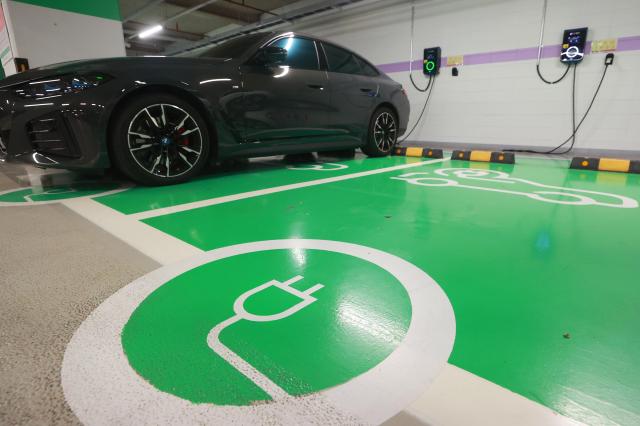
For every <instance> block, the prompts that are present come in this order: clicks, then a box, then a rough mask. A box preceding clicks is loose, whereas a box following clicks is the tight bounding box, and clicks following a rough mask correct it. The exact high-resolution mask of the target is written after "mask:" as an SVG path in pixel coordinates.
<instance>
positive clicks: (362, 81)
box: [322, 42, 380, 139]
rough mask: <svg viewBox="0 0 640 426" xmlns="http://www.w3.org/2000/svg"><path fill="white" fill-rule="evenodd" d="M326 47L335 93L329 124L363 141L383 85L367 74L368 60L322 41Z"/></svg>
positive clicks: (332, 87) (331, 85)
mask: <svg viewBox="0 0 640 426" xmlns="http://www.w3.org/2000/svg"><path fill="white" fill-rule="evenodd" d="M322 48H323V51H324V54H325V57H326V60H327V71H328V75H329V92H330V94H331V106H332V109H331V113H330V114H329V122H330V123H331V126H332V127H333V128H335V129H337V130H339V131H341V132H343V133H345V134H347V135H349V136H352V137H354V138H358V139H361V138H362V137H363V135H365V134H366V132H367V129H368V127H369V120H370V118H371V114H372V112H373V107H374V106H375V102H376V96H377V95H378V93H379V90H380V88H379V85H378V83H377V81H376V79H375V77H374V76H370V75H366V74H367V69H365V68H364V67H363V63H364V61H363V60H361V59H360V58H358V57H357V56H356V55H354V54H353V53H351V52H349V51H348V50H345V49H342V48H340V47H338V46H334V45H332V44H330V43H326V42H322ZM369 68H371V67H370V66H369ZM374 72H375V73H376V74H377V72H376V71H375V70H374Z"/></svg>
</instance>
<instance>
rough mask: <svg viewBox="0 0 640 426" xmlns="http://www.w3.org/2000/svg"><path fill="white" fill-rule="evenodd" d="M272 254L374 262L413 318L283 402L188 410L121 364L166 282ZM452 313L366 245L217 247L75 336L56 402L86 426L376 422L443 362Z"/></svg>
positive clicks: (135, 290) (120, 301)
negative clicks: (334, 382) (349, 374)
mask: <svg viewBox="0 0 640 426" xmlns="http://www.w3.org/2000/svg"><path fill="white" fill-rule="evenodd" d="M279 249H311V250H324V251H330V252H336V253H342V254H346V255H349V256H353V257H357V258H360V259H362V260H365V261H368V262H371V263H373V264H375V265H378V266H380V267H382V268H384V269H385V270H386V271H388V272H389V273H390V274H391V275H393V276H394V277H395V278H396V279H397V280H398V281H399V282H400V283H401V284H402V285H403V286H404V287H405V289H406V291H407V293H408V295H409V298H410V300H411V305H412V318H411V323H410V325H409V329H408V330H407V334H406V336H405V338H404V340H403V341H402V342H401V343H400V345H399V346H398V347H397V348H396V350H395V351H394V352H392V353H391V354H390V355H389V356H388V357H387V358H385V359H384V360H383V361H382V362H381V363H379V364H378V365H377V366H375V367H373V368H372V369H370V370H369V371H367V372H365V373H363V374H361V375H359V376H357V377H354V378H353V379H351V380H350V381H348V382H346V383H343V384H341V385H338V386H335V387H332V388H329V389H325V390H323V391H321V392H317V393H314V394H310V395H305V396H301V397H292V398H291V399H290V400H285V401H282V402H271V403H265V404H258V405H253V406H218V405H214V404H194V403H192V402H190V401H187V400H184V399H181V398H179V397H177V396H174V395H172V394H169V393H165V392H162V391H160V390H158V389H156V388H155V387H153V385H151V384H150V383H148V382H147V381H145V380H144V379H143V378H141V377H140V376H139V375H138V374H137V373H136V372H135V370H133V368H131V366H130V365H129V362H128V360H127V357H126V355H125V354H124V351H123V348H122V343H121V339H120V333H121V331H122V329H123V327H124V326H125V324H126V323H127V322H128V320H129V318H130V316H131V315H132V314H133V312H134V311H135V309H136V308H137V307H138V306H139V305H140V303H142V302H143V301H144V300H145V299H146V298H147V297H148V296H149V295H150V294H151V293H152V292H153V291H155V290H156V289H157V288H159V287H161V286H162V285H164V284H165V283H167V282H168V281H169V280H171V279H173V278H175V277H177V276H178V275H181V274H182V273H184V272H187V271H189V270H191V269H193V268H196V267H198V266H201V265H203V264H206V263H211V262H214V261H217V260H221V259H225V258H227V257H231V256H236V255H241V254H246V253H254V252H261V251H271V250H279ZM454 339H455V317H454V313H453V309H452V307H451V304H450V302H449V299H448V298H447V296H446V295H445V293H444V291H443V290H442V289H441V288H440V286H438V284H437V283H436V282H435V281H434V280H433V279H432V278H431V277H429V275H427V274H426V273H425V272H424V271H422V270H421V269H419V268H418V267H416V266H415V265H413V264H411V263H409V262H407V261H406V260H403V259H401V258H399V257H397V256H394V255H392V254H389V253H386V252H383V251H380V250H377V249H373V248H370V247H366V246H362V245H358V244H352V243H345V242H340V241H330V240H310V239H285V240H269V241H257V242H251V243H244V244H237V245H233V246H228V247H223V248H219V249H215V250H211V251H209V252H204V253H202V254H200V255H197V256H194V257H192V258H189V259H187V260H185V261H182V262H179V263H176V264H172V265H167V266H164V267H161V268H159V269H157V270H155V271H153V272H151V273H149V274H147V275H145V276H143V277H141V278H139V279H137V280H135V281H134V282H132V283H131V284H129V285H126V286H125V287H123V288H121V289H120V290H119V291H117V292H116V293H115V294H113V295H112V296H110V297H109V298H108V299H107V300H105V301H104V302H103V303H102V304H101V305H100V306H99V307H98V308H96V309H95V310H94V311H93V312H92V313H91V314H90V315H89V316H88V317H87V319H86V320H85V321H84V322H83V323H82V324H81V325H80V327H79V328H78V329H77V330H76V332H75V334H74V335H73V337H72V338H71V341H70V342H69V344H68V346H67V349H66V351H65V354H64V359H63V362H62V369H61V381H62V388H63V392H64V395H65V398H66V400H67V402H68V404H69V406H70V407H71V409H72V410H73V412H74V413H75V414H76V416H78V418H79V419H80V421H82V422H83V423H85V424H114V423H118V424H119V423H127V424H176V423H180V424H203V423H206V424H211V423H214V424H217V423H220V422H225V423H237V424H260V423H267V422H269V423H272V422H276V423H278V424H302V423H306V424H308V423H325V424H326V423H327V422H329V421H340V422H342V423H345V422H349V423H353V422H356V423H365V424H378V423H381V422H383V421H385V420H387V419H388V418H390V417H391V416H393V415H394V414H396V413H398V412H400V411H401V410H402V409H404V408H405V407H406V406H408V405H409V404H410V403H411V402H412V401H413V400H415V399H416V398H417V397H418V396H420V394H421V393H422V392H424V391H425V390H426V389H427V388H428V386H429V385H430V384H431V382H432V381H433V380H434V379H435V378H436V376H437V375H438V374H439V373H440V371H441V369H442V368H443V367H444V365H445V363H446V362H447V360H448V358H449V355H450V353H451V350H452V348H453V342H454Z"/></svg>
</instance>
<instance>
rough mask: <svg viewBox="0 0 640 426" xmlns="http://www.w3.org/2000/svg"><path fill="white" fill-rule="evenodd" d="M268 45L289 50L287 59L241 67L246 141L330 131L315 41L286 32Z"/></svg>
mask: <svg viewBox="0 0 640 426" xmlns="http://www.w3.org/2000/svg"><path fill="white" fill-rule="evenodd" d="M269 45H270V46H276V47H281V48H283V49H285V50H287V58H286V60H285V61H284V62H282V63H279V64H266V65H251V64H249V65H243V66H242V67H241V68H240V70H241V73H242V78H243V89H244V90H243V105H244V112H243V115H244V117H243V118H244V126H243V127H244V141H245V142H249V143H255V142H260V143H264V144H265V145H277V144H286V143H291V142H292V139H298V138H305V139H304V140H305V141H307V140H313V138H314V137H317V136H320V135H323V134H326V132H327V127H328V117H329V109H330V108H331V104H330V95H329V91H328V90H327V85H328V80H327V75H326V72H324V71H321V70H320V64H319V55H318V47H317V46H316V42H315V41H314V40H311V39H308V38H304V37H297V36H295V37H294V36H288V37H282V38H279V39H277V40H274V41H272V42H271V43H270V44H269ZM298 142H299V141H298Z"/></svg>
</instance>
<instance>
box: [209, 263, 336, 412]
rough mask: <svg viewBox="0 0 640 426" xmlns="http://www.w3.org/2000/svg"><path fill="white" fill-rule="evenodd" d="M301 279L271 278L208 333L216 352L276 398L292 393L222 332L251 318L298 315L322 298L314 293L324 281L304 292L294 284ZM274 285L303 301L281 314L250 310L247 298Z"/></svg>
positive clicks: (241, 299)
mask: <svg viewBox="0 0 640 426" xmlns="http://www.w3.org/2000/svg"><path fill="white" fill-rule="evenodd" d="M301 279H303V277H302V276H300V275H297V276H295V277H293V278H291V279H289V280H287V281H285V282H280V281H276V280H271V281H268V282H266V283H264V284H261V285H259V286H258V287H255V288H253V289H251V290H249V291H246V292H244V293H243V294H241V295H240V296H239V297H238V298H237V299H236V301H235V302H234V304H233V311H234V312H235V315H234V316H232V317H230V318H228V319H226V320H224V321H222V322H221V323H220V324H218V325H216V326H215V327H213V328H212V329H211V331H209V334H208V335H207V344H208V345H209V347H210V348H211V349H212V350H213V351H214V352H215V353H216V354H218V355H219V356H220V357H222V359H224V360H225V361H227V362H228V363H229V364H230V365H232V366H233V367H234V368H235V369H236V370H238V371H239V372H240V373H242V374H243V375H244V376H245V377H247V378H248V379H249V380H251V381H252V382H253V383H255V384H256V385H257V386H259V387H260V388H261V389H262V390H264V391H265V392H266V393H267V394H269V396H270V397H271V398H273V400H274V401H278V400H283V399H287V398H291V396H290V395H289V394H288V393H287V392H286V391H285V390H284V389H282V388H281V387H280V386H278V385H277V384H275V383H274V382H273V381H272V380H271V379H269V378H268V377H267V376H265V375H264V374H262V373H261V372H260V371H258V370H257V369H256V368H255V367H253V366H252V365H251V364H249V363H248V362H247V361H245V360H244V359H242V358H241V357H240V356H239V355H238V354H237V353H235V352H233V351H232V350H231V349H229V348H228V347H226V346H225V345H224V344H223V343H222V342H221V341H220V333H221V332H222V331H223V330H224V329H225V328H227V327H229V326H230V325H232V324H235V323H236V322H238V321H240V320H247V321H253V322H270V321H278V320H281V319H283V318H287V317H289V316H291V315H293V314H295V313H296V312H298V311H300V310H301V309H304V308H306V307H307V306H309V305H310V304H312V303H313V302H315V301H317V300H318V299H316V298H315V297H313V296H312V294H313V293H315V292H316V291H318V290H320V289H321V288H323V287H324V286H323V285H322V284H316V285H314V286H312V287H311V288H309V289H307V290H305V291H300V290H297V289H295V288H293V287H291V284H293V283H296V282H298V281H300V280H301ZM270 287H276V288H279V289H280V290H283V291H285V292H287V293H289V294H291V295H293V296H295V297H297V298H299V299H301V301H300V302H298V303H297V304H295V305H293V306H292V307H290V308H288V309H285V310H284V311H282V312H280V313H277V314H272V315H256V314H252V313H250V312H248V311H247V310H246V309H245V307H244V305H245V302H246V301H247V299H249V298H250V297H251V296H253V295H255V294H257V293H260V292H261V291H264V290H266V289H268V288H270Z"/></svg>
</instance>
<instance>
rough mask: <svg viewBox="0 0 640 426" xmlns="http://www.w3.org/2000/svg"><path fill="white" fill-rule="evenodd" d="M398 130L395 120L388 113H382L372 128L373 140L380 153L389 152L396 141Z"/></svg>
mask: <svg viewBox="0 0 640 426" xmlns="http://www.w3.org/2000/svg"><path fill="white" fill-rule="evenodd" d="M397 133H398V129H397V126H396V119H395V117H394V116H393V115H391V114H390V113H388V112H386V111H385V112H382V113H381V114H380V115H378V117H376V121H375V124H374V127H373V139H374V141H375V143H376V146H377V147H378V149H379V150H380V151H382V152H389V151H391V148H392V147H393V146H394V145H395V143H396V140H397V137H398V135H397Z"/></svg>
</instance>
